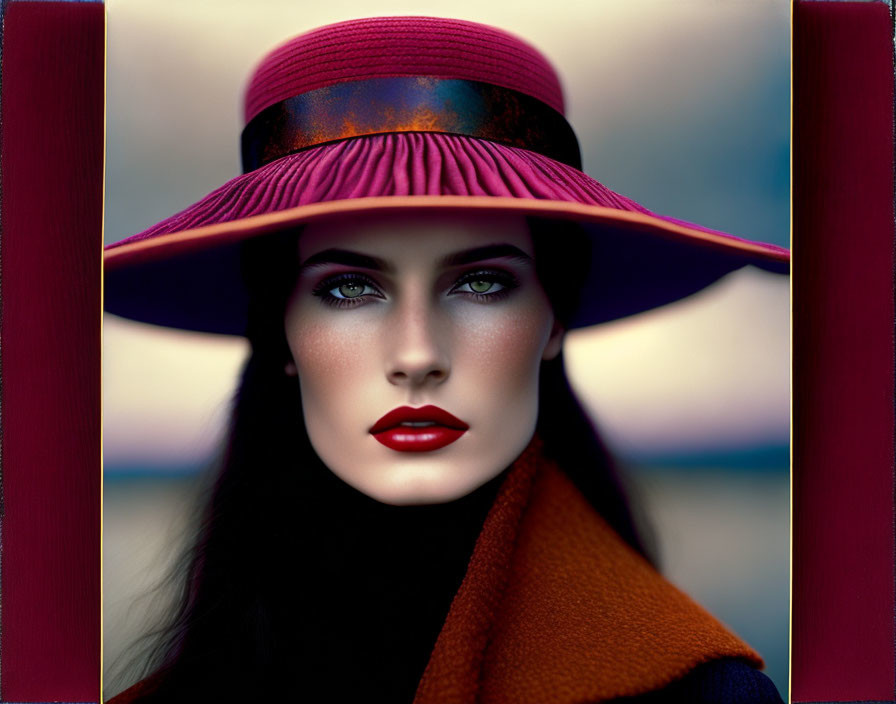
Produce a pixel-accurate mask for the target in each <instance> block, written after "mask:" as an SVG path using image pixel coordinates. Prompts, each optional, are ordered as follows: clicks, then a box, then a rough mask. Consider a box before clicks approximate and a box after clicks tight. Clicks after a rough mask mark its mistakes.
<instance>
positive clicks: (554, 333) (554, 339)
mask: <svg viewBox="0 0 896 704" xmlns="http://www.w3.org/2000/svg"><path fill="white" fill-rule="evenodd" d="M565 336H566V330H565V328H564V327H563V326H562V325H561V324H560V323H559V322H558V321H557V320H554V324H553V326H552V327H551V336H550V337H549V338H548V343H547V344H546V345H545V347H544V352H543V353H542V355H541V358H542V359H544V360H548V359H554V357H556V356H557V355H558V354H560V350H562V349H563V339H564V337H565Z"/></svg>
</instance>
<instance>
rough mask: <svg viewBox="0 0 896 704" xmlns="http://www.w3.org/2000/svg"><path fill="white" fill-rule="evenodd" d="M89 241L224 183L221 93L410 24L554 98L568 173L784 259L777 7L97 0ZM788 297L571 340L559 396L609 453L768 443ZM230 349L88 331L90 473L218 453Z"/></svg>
mask: <svg viewBox="0 0 896 704" xmlns="http://www.w3.org/2000/svg"><path fill="white" fill-rule="evenodd" d="M106 5H107V9H108V28H109V34H108V42H109V48H108V78H107V101H108V102H107V110H108V116H107V160H106V211H105V215H106V223H105V238H106V241H107V242H114V241H116V240H118V239H121V238H123V237H125V236H128V235H130V234H133V233H134V232H138V231H140V230H142V229H144V228H146V227H148V226H149V225H152V224H153V223H154V222H156V221H157V220H160V219H162V218H164V217H166V216H168V215H170V214H171V213H173V212H175V211H177V210H179V209H182V208H184V207H186V206H187V205H189V204H190V203H192V202H194V201H196V200H198V199H199V198H201V197H202V196H204V195H205V194H207V193H208V192H209V191H211V190H213V189H214V188H216V187H217V186H219V185H220V184H221V183H223V182H224V181H226V180H228V179H230V178H232V177H233V176H235V175H237V174H238V173H239V160H238V136H239V132H240V129H241V128H242V123H241V115H242V90H243V86H244V84H245V81H246V78H247V77H248V75H249V73H250V72H251V70H252V68H253V67H254V65H255V63H256V62H257V60H258V59H259V58H260V57H261V55H262V54H264V53H265V52H266V51H267V50H268V49H269V48H271V47H272V46H274V45H276V44H278V43H280V42H282V41H283V40H285V39H287V38H288V37H290V36H292V35H294V34H297V33H300V32H302V31H305V30H307V29H311V28H313V27H316V26H319V25H321V24H326V23H328V22H334V21H339V20H344V19H350V18H355V17H363V16H370V15H383V14H423V15H436V16H451V17H459V18H464V19H471V20H476V21H480V22H485V23H490V24H494V25H497V26H500V27H501V28H503V29H506V30H509V31H512V32H515V33H517V34H519V35H520V36H522V37H523V38H525V39H527V40H528V41H529V42H531V43H532V44H534V45H535V46H536V47H538V48H539V49H541V50H542V51H543V52H544V53H545V54H546V55H547V56H548V57H549V58H550V59H551V60H552V61H553V63H554V65H555V67H556V68H557V70H558V71H559V73H560V75H561V78H562V79H563V83H564V87H565V91H566V101H567V113H568V117H569V119H570V122H571V123H572V125H573V126H574V128H575V129H576V131H577V134H578V136H579V141H580V143H581V146H582V149H583V155H584V164H585V166H584V168H585V171H587V172H588V173H589V174H590V175H592V176H594V177H595V178H597V179H598V180H600V181H601V182H602V183H604V184H605V185H607V186H609V187H611V188H613V189H614V190H617V191H619V192H621V193H623V194H625V195H627V196H629V197H632V198H634V199H635V200H637V201H639V202H641V203H642V204H644V205H646V206H647V207H648V208H651V209H652V210H655V211H657V212H660V213H663V214H667V215H672V216H675V217H678V218H681V219H685V220H691V221H694V222H699V223H701V224H703V225H706V226H709V227H713V228H717V229H721V230H724V231H727V232H732V233H734V234H737V235H739V236H742V237H747V238H750V239H759V240H764V241H769V242H775V243H777V244H782V245H785V246H786V245H787V244H788V220H789V213H788V201H789V196H788V191H789V180H788V178H789V177H788V153H789V144H788V130H789V3H788V2H787V0H678V1H677V2H668V1H665V0H663V1H655V0H618V1H617V0H614V1H612V2H610V1H609V0H606V1H603V0H587V1H585V0H582V1H573V0H555V1H554V2H550V3H545V2H543V1H541V2H534V1H531V0H514V2H491V3H488V4H486V3H482V2H471V1H469V0H452V1H451V2H447V1H432V2H410V1H398V0H396V1H392V2H389V1H386V0H369V1H361V0H332V1H331V2H327V3H314V4H311V3H297V2H295V1H294V0H289V1H288V2H287V1H281V0H258V1H257V2H255V3H253V4H251V5H250V4H249V3H245V2H243V1H240V2H237V1H236V0H107V3H106ZM788 345H789V292H788V280H787V279H786V278H784V277H775V276H773V275H769V274H763V273H760V272H758V271H756V270H751V269H747V270H743V271H741V272H739V273H737V274H734V275H732V276H730V277H728V278H727V279H725V280H723V281H721V282H719V283H718V284H717V285H715V286H713V287H711V288H710V289H707V290H706V291H704V292H703V293H701V294H698V295H697V296H694V297H692V298H691V299H688V300H686V301H683V302H680V303H678V304H673V305H670V306H666V307H665V308H662V309H659V310H657V311H653V312H651V313H647V314H643V315H641V316H637V317H635V318H632V319H629V320H622V321H617V322H614V323H611V324H607V325H604V326H599V327H598V328H595V329H591V330H587V331H579V332H576V333H574V334H572V335H570V339H569V340H568V342H567V347H566V355H567V358H568V363H569V369H570V375H571V377H572V380H573V384H574V385H575V387H576V388H577V390H578V391H579V393H580V394H581V396H582V398H583V399H584V400H585V403H586V405H587V406H588V407H589V409H590V410H592V412H593V413H594V415H595V417H596V419H597V422H598V424H599V426H600V427H601V428H602V429H603V430H604V431H605V433H606V435H607V437H608V440H609V442H610V444H611V446H613V447H614V448H615V449H617V450H621V451H623V453H628V454H630V455H638V454H639V453H641V454H651V455H656V454H657V453H658V452H664V451H668V452H677V451H683V450H687V451H696V450H700V449H701V448H707V449H718V448H725V447H733V448H740V447H745V446H750V445H783V444H785V443H786V442H787V438H788V434H789V429H788V418H789V399H788V387H789V381H788V367H789V347H788ZM244 354H245V345H244V343H243V341H242V340H241V339H233V338H231V339H226V338H219V337H214V336H203V335H191V334H189V333H181V332H175V331H167V330H159V329H158V328H152V327H150V326H144V325H139V324H135V323H130V322H127V321H122V320H120V319H116V318H113V317H111V316H106V324H105V342H104V357H103V365H104V423H105V425H104V442H105V461H106V465H107V467H113V466H121V465H145V464H159V463H164V464H169V465H172V466H181V465H184V464H190V463H195V462H201V461H202V459H203V458H204V456H205V455H206V454H207V453H208V452H210V451H211V449H212V447H213V446H214V444H215V442H216V441H217V438H218V437H219V433H220V430H219V428H220V423H221V421H222V419H223V418H224V416H225V413H226V410H227V404H228V402H229V396H230V394H231V392H232V389H233V386H234V383H235V375H236V372H237V369H238V367H239V364H240V361H241V360H242V358H243V356H244Z"/></svg>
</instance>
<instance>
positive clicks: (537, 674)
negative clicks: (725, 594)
mask: <svg viewBox="0 0 896 704" xmlns="http://www.w3.org/2000/svg"><path fill="white" fill-rule="evenodd" d="M723 657H736V658H742V659H745V660H747V661H748V662H749V663H750V664H752V665H754V666H756V667H762V660H761V658H760V657H759V656H758V655H757V654H756V653H755V652H754V651H753V650H752V649H751V648H750V647H749V646H748V645H747V644H746V643H744V642H743V641H741V640H740V639H739V638H738V637H737V636H735V635H734V634H732V633H731V632H730V631H729V630H728V629H727V628H726V627H725V626H723V625H722V624H721V623H719V622H718V621H717V620H716V619H715V618H713V617H712V616H711V615H710V614H709V613H707V612H706V611H705V610H704V609H703V608H702V607H700V606H699V605H697V604H696V603H695V602H694V601H693V600H691V599H690V598H689V597H688V596H686V595H685V594H684V593H682V592H681V591H679V590H678V589H677V588H676V587H674V586H673V585H672V584H670V583H669V582H667V581H666V580H665V579H664V578H663V577H662V576H661V575H660V574H659V573H658V572H657V571H656V570H655V569H654V568H653V567H651V566H650V564H648V563H647V562H646V561H645V560H644V558H642V557H641V556H640V555H639V554H638V553H636V552H635V551H634V550H633V549H632V548H631V547H629V546H628V545H627V544H626V543H625V542H624V541H623V540H622V539H621V538H620V537H619V536H618V535H617V534H616V533H615V532H614V531H613V530H612V529H611V528H610V527H609V525H608V524H607V523H606V522H605V521H604V520H603V519H602V518H601V517H600V516H599V515H598V514H597V512H596V511H595V510H594V509H593V508H592V507H591V505H590V504H589V503H588V502H587V501H586V499H585V498H584V497H583V496H582V495H581V494H580V493H579V491H578V490H577V489H576V488H575V486H574V485H573V484H572V483H571V482H570V481H569V479H567V477H566V475H565V474H563V473H562V472H561V471H560V470H559V469H558V468H557V467H556V466H555V465H554V464H553V463H552V462H550V461H549V460H547V459H545V458H544V457H543V455H542V453H541V444H540V442H539V441H538V439H537V438H536V439H535V440H533V442H532V444H530V446H529V448H527V450H526V451H525V452H524V453H523V455H522V456H521V457H520V458H519V459H518V460H517V461H516V462H515V463H514V466H513V467H512V468H511V470H510V472H509V473H508V476H507V479H506V480H505V482H504V484H503V486H502V487H501V490H500V492H499V494H498V497H497V499H496V501H495V504H494V506H492V508H491V510H490V512H489V514H488V516H487V518H486V520H485V524H484V526H483V529H482V533H481V534H480V536H479V539H478V540H477V542H476V547H475V549H474V551H473V556H472V558H471V560H470V564H469V566H468V568H467V573H466V576H465V577H464V581H463V583H462V584H461V587H460V589H459V590H458V592H457V595H456V596H455V598H454V601H453V602H452V604H451V609H450V611H449V613H448V617H447V619H446V621H445V625H444V626H443V628H442V631H441V633H440V635H439V638H438V640H437V641H436V645H435V648H434V650H433V653H432V656H431V658H430V661H429V664H428V665H427V667H426V670H425V672H424V674H423V678H422V680H421V681H420V685H419V687H418V688H417V695H416V697H415V699H414V704H453V703H457V704H469V703H470V702H481V703H482V704H493V703H498V702H514V704H528V703H529V702H531V703H532V704H542V703H543V702H548V701H550V702H555V703H557V704H573V703H581V702H603V701H606V700H609V699H615V698H617V697H623V696H634V695H637V694H643V693H645V692H648V691H652V690H655V689H659V688H661V687H664V686H665V685H668V684H670V683H671V682H673V681H675V680H677V679H679V678H681V677H683V676H684V675H686V674H687V673H688V672H689V671H690V670H692V669H693V668H694V667H696V666H698V665H700V664H703V663H705V662H708V661H710V660H714V659H717V658H723Z"/></svg>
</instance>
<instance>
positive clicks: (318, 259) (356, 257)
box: [299, 249, 393, 273]
mask: <svg viewBox="0 0 896 704" xmlns="http://www.w3.org/2000/svg"><path fill="white" fill-rule="evenodd" d="M325 264H343V265H345V266H352V267H358V268H360V269H372V270H374V271H386V272H389V271H392V270H393V267H392V266H391V265H390V264H389V263H388V262H387V261H386V260H385V259H380V258H379V257H373V256H371V255H369V254H361V253H360V252H352V251H351V250H348V249H325V250H323V251H321V252H318V253H317V254H312V255H311V256H310V257H308V258H307V259H306V260H305V261H304V262H302V265H301V266H300V267H299V272H300V273H301V272H303V271H305V270H307V269H310V268H313V267H318V266H323V265H325Z"/></svg>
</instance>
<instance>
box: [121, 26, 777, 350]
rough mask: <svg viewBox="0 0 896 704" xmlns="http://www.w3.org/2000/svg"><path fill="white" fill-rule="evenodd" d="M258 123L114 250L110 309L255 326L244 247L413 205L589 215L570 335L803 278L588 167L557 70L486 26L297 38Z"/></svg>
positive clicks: (256, 78) (336, 30)
mask: <svg viewBox="0 0 896 704" xmlns="http://www.w3.org/2000/svg"><path fill="white" fill-rule="evenodd" d="M245 123H246V126H245V129H244V130H243V135H242V153H243V166H244V171H245V173H244V174H243V175H241V176H238V177H236V178H234V179H232V180H230V181H228V182H227V183H225V184H224V185H223V186H221V187H220V188H218V189H217V190H215V191H213V192H212V193H210V194H209V195H208V196H206V197H205V198H203V199H202V200H200V201H199V202H197V203H195V204H193V205H191V206H190V207H188V208H186V209H185V210H183V211H182V212H180V213H177V214H176V215H173V216H171V217H169V218H167V219H166V220H163V221H162V222H160V223H158V224H156V225H154V226H153V227H151V228H149V229H148V230H145V231H143V232H141V233H139V234H136V235H133V236H132V237H128V238H126V239H124V240H121V241H119V242H116V243H115V244H112V245H109V246H108V247H107V248H106V252H105V268H106V278H105V302H106V308H107V309H108V310H109V311H110V312H112V313H115V314H117V315H122V316H125V317H129V318H134V319H137V320H141V321H145V322H150V323H156V324H160V325H167V326H172V327H179V328H186V329H191V330H202V331H208V332H219V333H230V334H243V333H244V332H245V329H246V315H247V308H248V301H247V294H246V291H245V289H244V286H243V283H242V278H241V275H240V251H241V244H242V243H243V242H244V241H245V240H247V239H249V238H254V237H259V236H263V235H265V234H268V233H271V232H279V231H282V230H284V229H289V228H294V227H296V226H300V225H303V224H307V223H310V222H312V221H319V220H321V219H323V218H327V217H332V216H334V215H344V214H353V215H357V216H359V217H363V215H364V214H370V213H378V212H387V211H388V212H395V211H407V210H408V209H414V211H418V212H419V211H443V212H444V211H453V210H457V211H463V212H471V211H474V210H475V211H482V212H509V213H516V214H520V215H524V216H527V217H534V218H539V219H542V220H544V219H548V220H567V221H573V222H575V223H578V224H579V225H580V226H581V228H582V229H583V230H584V231H585V232H587V233H588V234H589V235H590V241H591V260H592V261H591V267H590V270H589V274H588V279H587V281H586V285H585V290H587V291H588V296H583V297H582V300H581V301H580V303H579V305H578V308H577V309H576V311H575V313H574V315H573V316H572V320H571V321H570V325H571V327H582V326H586V325H592V324H595V323H599V322H603V321H606V320H612V319H615V318H619V317H622V316H626V315H631V314H633V313H638V312H640V311H643V310H647V309H649V308H653V307H656V306H659V305H663V304H665V303H669V302H672V301H674V300H678V299H680V298H683V297H684V296H687V295H690V294H691V293H694V292H696V291H698V290H700V289H702V288H704V287H705V286H707V285H709V284H710V283H712V282H713V281H715V280H717V279H718V278H720V277H721V276H723V275H725V274H727V273H729V272H731V271H733V270H735V269H738V268H740V267H742V266H744V265H747V264H753V265H756V266H759V267H761V268H763V269H766V270H769V271H774V272H779V273H786V272H787V271H788V262H789V253H788V251H787V250H786V249H783V248H781V247H777V246H775V245H771V244H764V243H760V242H751V241H749V240H744V239H740V238H737V237H733V236H731V235H726V234H724V233H721V232H717V231H714V230H709V229H707V228H704V227H700V226H699V225H693V224H690V223H686V222H682V221H680V220H676V219H674V218H670V217H666V216H662V215H657V214H655V213H652V212H650V211H649V210H647V209H646V208H644V207H642V206H640V205H638V204H637V203H635V202H634V201H632V200H629V199H628V198H625V197H624V196H621V195H619V194H617V193H614V192H613V191H611V190H609V189H608V188H606V187H604V186H602V185H601V184H600V183H598V182H597V181H595V180H594V179H592V178H590V177H589V176H587V175H585V174H584V173H582V171H580V166H581V162H580V156H579V148H578V143H577V141H576V137H575V134H574V132H573V131H572V128H571V127H570V126H569V124H568V123H567V122H566V119H565V118H564V116H563V95H562V92H561V89H560V83H559V80H558V78H557V75H556V73H555V72H554V70H553V69H552V68H551V66H550V64H549V63H548V62H547V60H546V59H545V58H544V57H543V56H542V55H541V54H540V53H539V52H538V51H536V50H535V49H534V48H532V47H531V46H529V45H528V44H526V43H525V42H523V41H521V40H520V39H518V38H516V37H514V36H512V35H510V34H507V33H506V32H504V31H501V30H499V29H495V28H493V27H488V26H486V25H482V24H477V23H474V22H468V21H464V20H449V19H438V18H432V17H377V18H371V19H362V20H353V21H349V22H340V23H338V24H333V25H329V26H326V27H322V28H320V29H316V30H314V31H311V32H308V33H307V34H303V35H300V36H298V37H295V38H293V39H291V40H289V41H288V42H286V43H285V44H283V45H281V46H280V47H278V48H276V49H274V50H273V51H272V52H271V53H269V54H268V55H267V56H266V57H265V58H264V59H263V60H262V62H261V64H260V65H259V66H258V68H257V69H256V71H255V73H254V75H253V76H252V79H251V81H250V83H249V87H248V90H247V93H246V101H245ZM552 246H553V243H552ZM556 246H558V247H562V246H563V244H562V240H561V241H559V242H557V244H556Z"/></svg>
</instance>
